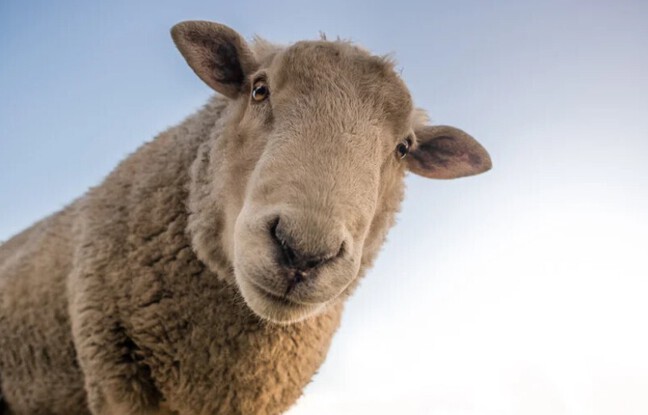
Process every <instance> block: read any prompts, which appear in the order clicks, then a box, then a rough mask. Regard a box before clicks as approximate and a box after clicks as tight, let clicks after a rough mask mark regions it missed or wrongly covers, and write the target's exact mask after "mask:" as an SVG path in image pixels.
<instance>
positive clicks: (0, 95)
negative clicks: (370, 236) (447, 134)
mask: <svg viewBox="0 0 648 415" xmlns="http://www.w3.org/2000/svg"><path fill="white" fill-rule="evenodd" d="M187 19H204V20H215V21H219V22H223V23H226V24H228V25H230V26H231V27H233V28H235V29H236V30H238V31H239V32H241V33H242V34H243V35H245V36H246V37H248V38H249V37H251V36H252V35H253V34H255V33H256V34H260V35H263V36H265V37H267V38H268V39H270V40H273V41H277V42H282V43H288V42H292V41H295V40H300V39H304V38H309V39H313V38H317V37H318V32H319V31H324V32H326V33H327V34H329V35H332V36H335V35H340V36H341V37H344V38H350V39H352V40H354V41H356V42H358V43H360V44H362V45H364V46H366V47H368V48H369V49H371V50H373V51H374V52H376V53H379V54H384V53H388V52H393V53H394V56H395V57H396V59H397V60H398V62H399V68H401V69H402V76H403V78H404V79H405V81H406V82H407V83H408V85H409V86H410V88H411V91H412V94H413V96H414V99H415V101H416V103H417V105H419V106H421V107H424V108H426V109H428V110H429V112H430V115H431V116H432V118H433V120H434V121H435V122H439V123H444V124H451V125H455V126H458V127H461V128H463V129H465V130H466V131H468V132H470V133H471V134H473V135H474V136H475V137H476V138H477V139H479V140H480V141H481V142H482V143H483V144H484V146H485V147H486V148H487V149H488V150H489V151H490V153H491V155H492V158H493V161H494V169H493V170H492V171H491V172H489V173H487V174H485V175H482V176H477V177H473V178H467V179H460V180H456V181H448V182H446V181H432V180H425V179H422V178H418V177H414V176H410V177H409V178H408V179H407V182H408V191H407V197H406V200H405V202H404V205H403V209H402V212H401V214H400V215H399V223H398V224H397V226H396V227H395V228H394V229H393V230H392V232H391V234H390V238H389V241H388V243H387V244H386V246H385V247H384V249H383V252H382V255H381V256H380V258H379V260H378V261H377V263H376V266H375V267H374V269H373V270H372V271H371V272H370V273H369V274H368V275H367V277H366V278H365V280H364V281H363V283H362V285H361V287H360V289H359V290H358V291H357V292H356V294H355V296H354V297H353V298H352V299H351V300H350V302H349V303H348V307H347V309H346V314H345V317H344V320H343V324H342V327H341V329H340V331H339V332H338V334H337V336H336V338H335V340H334V342H333V346H332V348H331V351H330V354H329V357H328V359H327V361H326V363H325V364H324V366H323V367H322V369H321V370H320V372H319V374H318V375H317V376H316V377H315V379H314V381H313V383H312V384H311V385H310V386H309V387H308V388H307V390H306V393H305V396H304V397H303V398H302V399H301V400H300V401H299V402H298V404H297V405H296V406H295V407H294V408H293V409H292V410H291V412H290V415H304V414H316V415H317V414H333V413H335V414H349V415H351V414H354V415H355V414H360V413H371V414H390V415H391V414H395V413H403V414H453V415H454V414H493V415H504V414H525V415H528V414H543V415H545V414H552V415H558V414H610V415H612V414H614V415H616V414H646V413H648V393H647V391H648V353H647V352H646V351H647V350H648V325H647V317H648V261H647V260H646V257H647V256H648V2H646V1H598V0H594V1H569V0H565V1H542V2H527V1H430V2H423V1H420V2H406V1H394V0H391V1H386V2H382V1H366V2H350V1H326V2H322V1H320V2H305V1H277V2H267V1H264V2H261V1H239V2H235V1H229V2H219V1H183V2H169V1H138V2H135V1H111V2H88V1H56V2H54V1H29V2H27V1H18V0H3V1H1V2H0V240H6V239H8V238H9V237H10V236H11V235H12V234H14V233H16V232H18V231H20V230H21V229H23V228H25V227H27V226H29V225H30V224H31V223H32V222H34V221H35V220H37V219H39V218H41V217H43V216H44V215H46V214H48V213H51V212H54V211H56V210H58V209H60V208H61V207H63V206H64V205H65V204H67V203H68V202H70V201H71V200H72V199H74V198H75V197H78V196H80V195H81V194H83V192H84V191H85V190H86V189H88V188H89V187H90V186H93V185H96V184H98V183H100V181H101V180H102V178H103V177H104V176H105V175H106V174H107V173H108V172H109V171H110V170H111V169H112V168H113V167H114V166H115V165H116V163H117V162H118V161H119V160H121V159H123V158H124V157H125V156H126V155H127V154H129V153H130V152H132V151H134V150H135V149H136V148H137V147H138V146H139V145H140V144H141V143H143V142H144V141H145V140H149V139H151V138H152V137H153V136H154V135H155V134H157V133H158V132H161V131H163V130H164V129H166V128H167V127H168V126H171V125H174V124H176V123H177V122H179V121H181V120H182V119H183V118H184V117H185V116H187V115H188V114H190V113H191V112H193V111H194V110H196V109H197V108H199V107H200V106H201V105H202V104H203V103H204V102H205V101H206V100H207V98H208V97H209V96H210V94H211V92H210V90H209V88H208V87H206V86H205V85H204V84H202V83H201V81H200V80H198V78H197V77H196V76H195V75H194V74H193V73H192V71H191V70H190V69H189V67H188V66H187V65H186V64H185V62H184V61H183V59H182V58H181V57H180V55H179V53H177V51H176V50H175V48H174V46H173V44H172V42H171V39H170V36H169V33H168V31H169V28H170V27H171V26H172V25H173V24H174V23H176V22H178V21H181V20H187Z"/></svg>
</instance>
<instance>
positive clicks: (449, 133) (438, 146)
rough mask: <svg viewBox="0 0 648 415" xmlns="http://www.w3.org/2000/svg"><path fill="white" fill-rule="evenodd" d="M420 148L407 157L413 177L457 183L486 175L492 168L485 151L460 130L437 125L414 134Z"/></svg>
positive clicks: (416, 148) (417, 147)
mask: <svg viewBox="0 0 648 415" xmlns="http://www.w3.org/2000/svg"><path fill="white" fill-rule="evenodd" d="M414 133H415V134H416V138H417V143H418V145H417V146H416V147H415V148H413V149H412V151H410V153H409V154H408V155H407V167H408V168H409V170H410V171H411V172H412V173H415V174H418V175H421V176H424V177H429V178H431V179H454V178H457V177H464V176H472V175H474V174H479V173H483V172H485V171H487V170H489V169H490V168H491V166H492V163H491V159H490V156H489V155H488V152H487V151H486V149H484V147H482V145H481V144H479V143H478V142H477V140H475V139H474V138H472V137H471V136H470V135H468V134H466V133H465V132H463V131H461V130H460V129H458V128H454V127H450V126H446V125H435V126H425V127H422V128H420V129H418V130H415V131H414Z"/></svg>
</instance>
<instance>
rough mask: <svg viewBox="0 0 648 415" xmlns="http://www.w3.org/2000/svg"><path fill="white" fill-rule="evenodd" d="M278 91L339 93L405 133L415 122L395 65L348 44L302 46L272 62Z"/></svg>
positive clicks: (286, 50) (308, 43)
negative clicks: (355, 99)
mask: <svg viewBox="0 0 648 415" xmlns="http://www.w3.org/2000/svg"><path fill="white" fill-rule="evenodd" d="M270 66H271V67H272V72H273V75H272V77H273V79H272V80H271V81H272V83H273V87H274V88H277V89H281V88H283V87H285V86H287V85H290V88H291V90H292V91H294V92H296V93H307V94H312V93H317V92H318V91H326V94H327V96H328V97H331V95H334V94H335V93H336V92H337V93H338V95H339V96H343V97H344V98H350V97H358V98H360V99H362V100H363V101H364V102H366V103H370V104H371V105H372V106H373V107H376V108H379V109H380V110H381V111H380V117H384V118H385V119H387V120H389V121H390V122H391V124H393V125H394V129H395V130H402V129H403V128H405V125H406V124H408V123H409V122H410V119H411V114H412V111H413V109H412V99H411V96H410V93H409V90H408V89H407V87H406V86H405V84H404V82H403V81H402V80H401V79H400V77H399V76H398V74H397V73H396V72H395V70H394V64H393V62H392V61H391V60H389V59H387V58H384V57H379V56H373V55H371V54H370V53H369V52H367V51H365V50H364V49H361V48H359V47H357V46H355V45H353V44H351V43H349V42H344V41H334V42H330V41H325V40H320V41H302V42H297V43H295V44H293V45H291V46H289V47H287V48H284V49H282V50H280V51H277V53H276V56H273V59H272V60H271V63H270Z"/></svg>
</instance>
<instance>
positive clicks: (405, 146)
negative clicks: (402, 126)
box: [396, 137, 412, 159]
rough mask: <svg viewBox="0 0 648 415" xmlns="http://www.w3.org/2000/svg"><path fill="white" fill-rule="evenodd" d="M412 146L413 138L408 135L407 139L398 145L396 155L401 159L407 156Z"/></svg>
mask: <svg viewBox="0 0 648 415" xmlns="http://www.w3.org/2000/svg"><path fill="white" fill-rule="evenodd" d="M411 146H412V139H411V138H410V137H407V138H406V139H404V140H403V141H401V142H400V143H398V145H397V146H396V156H397V157H398V158H399V159H402V158H405V156H406V155H407V153H409V151H410V147H411Z"/></svg>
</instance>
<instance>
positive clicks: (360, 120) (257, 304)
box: [172, 22, 491, 324]
mask: <svg viewBox="0 0 648 415" xmlns="http://www.w3.org/2000/svg"><path fill="white" fill-rule="evenodd" d="M172 36H173V39H174V41H175V43H176V45H177V46H178V49H179V50H180V52H181V53H182V55H183V56H184V57H185V59H186V60H187V62H188V63H189V65H190V66H191V68H192V69H193V70H194V71H195V72H196V74H197V75H198V76H199V77H200V78H201V79H202V80H203V81H204V82H205V83H206V84H207V85H209V86H210V87H212V88H213V89H214V90H216V91H218V92H219V93H221V94H222V95H225V96H226V97H228V98H229V99H230V100H231V102H230V104H229V105H228V110H227V112H226V114H225V116H226V122H225V126H224V127H223V130H222V133H221V134H220V136H219V138H218V139H217V143H216V144H214V146H213V148H212V149H211V152H212V154H211V156H210V159H211V160H212V162H213V163H215V166H212V169H211V170H210V171H211V173H210V174H212V175H213V176H218V177H212V178H208V180H212V179H213V180H214V182H218V183H215V184H214V185H213V188H214V189H218V190H214V194H215V195H214V197H213V203H214V204H218V205H219V208H218V214H219V215H222V219H220V220H221V222H223V223H222V225H223V226H222V228H221V229H222V231H221V232H220V234H211V235H208V236H204V237H203V239H204V240H206V238H213V239H220V241H221V242H222V245H219V246H220V250H221V251H222V252H220V253H218V255H223V256H224V260H221V261H220V263H222V262H223V261H224V262H226V263H227V264H229V265H230V266H229V269H231V270H233V272H232V273H233V280H234V281H235V283H236V285H237V286H238V289H239V291H240V293H241V294H242V297H243V298H244V300H245V302H246V304H247V305H248V306H249V308H250V309H251V310H252V311H253V312H254V313H256V314H257V315H258V316H260V317H262V318H264V319H267V320H270V321H272V322H275V323H282V324H289V323H293V322H297V321H300V320H303V319H306V318H308V317H310V316H313V315H316V314H317V313H319V312H322V311H323V310H325V309H326V308H327V306H330V305H331V304H332V303H334V302H336V301H341V299H342V298H344V297H345V296H346V295H347V294H348V293H349V292H350V291H351V290H352V289H353V287H354V286H355V285H356V283H357V280H358V278H359V276H360V275H361V274H362V273H363V272H364V270H365V268H366V267H368V266H369V265H370V264H371V262H372V261H373V259H374V257H375V255H376V253H377V252H378V250H379V248H380V246H381V245H382V243H383V241H384V238H385V235H386V232H387V230H388V229H389V228H390V227H391V225H392V224H393V222H394V215H395V213H396V212H397V210H398V208H399V206H400V202H401V200H402V194H403V188H404V185H403V179H404V175H405V173H406V171H408V170H409V171H410V172H412V173H415V174H418V175H421V176H424V177H429V178H441V179H449V178H455V177H461V176H468V175H473V174H478V173H482V172H484V171H486V170H488V169H489V168H490V167H491V162H490V158H489V155H488V153H487V152H486V150H484V148H483V147H482V146H481V145H480V144H479V143H477V141H475V140H474V139H473V138H472V137H470V136H469V135H468V134H466V133H465V132H463V131H461V130H458V129H456V128H453V127H448V126H430V125H425V120H424V117H421V115H420V114H421V112H420V111H417V110H415V109H414V107H413V105H412V99H411V96H410V93H409V91H408V89H407V87H406V86H405V84H404V83H403V81H402V80H401V79H400V78H399V76H398V75H397V74H396V72H395V71H394V68H393V64H392V63H391V62H390V61H389V60H387V59H385V58H382V57H377V56H372V55H371V54H369V53H368V52H366V51H365V50H363V49H361V48H358V47H356V46H354V45H352V44H350V43H348V42H342V41H335V42H329V41H326V40H319V41H303V42H298V43H295V44H293V45H291V46H288V47H274V46H272V45H270V44H268V43H266V42H264V41H261V40H258V41H257V42H256V44H255V45H253V46H252V47H250V46H249V45H248V44H247V43H246V42H245V40H244V39H243V38H242V37H241V36H240V35H239V34H238V33H236V32H235V31H234V30H232V29H230V28H229V27H227V26H224V25H220V24H216V23H211V22H183V23H180V24H178V25H176V26H174V28H173V29H172ZM214 160H217V161H214ZM214 215H216V213H214ZM194 245H195V244H194ZM194 248H195V249H197V250H198V253H199V256H201V258H202V259H203V260H205V262H207V263H208V264H210V263H218V261H215V260H213V258H210V256H214V255H217V253H216V252H215V250H214V249H212V250H211V251H209V250H207V249H202V251H201V248H200V247H198V248H196V247H195V246H194ZM226 268H228V267H226Z"/></svg>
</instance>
